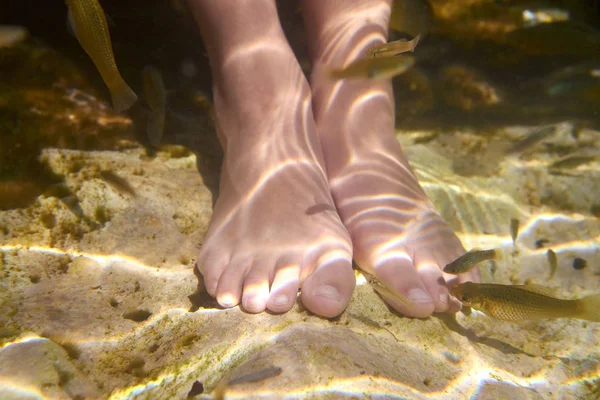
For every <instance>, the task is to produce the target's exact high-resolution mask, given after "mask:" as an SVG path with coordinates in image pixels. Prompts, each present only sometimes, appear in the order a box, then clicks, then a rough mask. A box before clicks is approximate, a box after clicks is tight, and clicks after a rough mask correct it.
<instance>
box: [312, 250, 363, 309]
mask: <svg viewBox="0 0 600 400" xmlns="http://www.w3.org/2000/svg"><path fill="white" fill-rule="evenodd" d="M355 285H356V278H355V277H354V271H353V270H352V263H351V262H350V260H349V259H337V260H335V261H333V262H331V263H328V264H324V265H321V266H320V267H318V268H317V269H316V271H315V272H314V273H313V274H312V275H310V276H309V277H308V278H306V280H305V281H304V283H303V284H302V293H301V299H302V303H303V304H304V305H305V306H306V308H308V309H309V310H310V311H312V312H313V313H315V314H317V315H320V316H322V317H326V318H332V317H336V316H338V315H340V314H341V313H342V312H343V311H344V310H345V309H346V307H348V303H350V298H351V297H352V291H353V290H354V286H355Z"/></svg>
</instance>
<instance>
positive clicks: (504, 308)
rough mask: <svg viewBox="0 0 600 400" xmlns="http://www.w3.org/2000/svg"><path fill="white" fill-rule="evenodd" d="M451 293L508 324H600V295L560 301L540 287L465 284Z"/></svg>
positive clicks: (465, 303) (549, 291) (548, 290)
mask: <svg viewBox="0 0 600 400" xmlns="http://www.w3.org/2000/svg"><path fill="white" fill-rule="evenodd" d="M450 293H451V294H452V295H453V296H454V297H456V298H457V299H459V300H460V301H461V302H462V303H463V304H464V305H466V306H468V307H472V308H474V309H476V310H479V311H481V312H483V313H484V314H486V315H488V316H490V317H493V318H497V319H501V320H505V321H523V320H533V321H535V320H540V319H545V318H579V319H587V320H589V321H596V322H600V295H592V296H587V297H583V298H581V299H577V300H565V299H557V298H555V297H553V296H552V292H551V290H550V289H548V288H545V287H542V286H538V285H498V284H492V283H473V282H465V283H461V284H459V285H457V286H455V287H453V288H452V289H450Z"/></svg>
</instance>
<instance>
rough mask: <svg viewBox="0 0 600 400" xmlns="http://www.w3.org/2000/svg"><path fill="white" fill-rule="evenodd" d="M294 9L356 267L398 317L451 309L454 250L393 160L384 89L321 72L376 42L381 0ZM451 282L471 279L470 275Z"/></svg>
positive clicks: (388, 89) (382, 84)
mask: <svg viewBox="0 0 600 400" xmlns="http://www.w3.org/2000/svg"><path fill="white" fill-rule="evenodd" d="M304 8H305V9H304V13H305V20H306V26H307V29H308V30H309V32H308V34H309V46H312V47H311V48H310V50H311V56H312V57H313V65H314V67H313V75H312V77H311V87H312V90H313V104H314V112H315V118H316V122H317V129H318V132H319V136H320V140H321V145H322V147H323V152H324V154H325V161H326V165H327V173H328V176H329V182H330V187H331V192H332V194H333V198H334V202H335V204H336V206H337V208H338V211H339V213H340V216H341V218H342V221H343V222H344V225H345V226H346V228H347V229H348V231H349V232H350V236H351V237H352V243H353V248H354V259H355V261H356V263H357V264H358V266H359V267H360V268H361V269H364V270H365V271H367V272H369V273H371V274H373V275H375V276H376V277H377V278H378V279H379V280H380V281H381V282H382V283H383V284H385V285H386V286H388V287H390V288H392V289H395V290H397V291H399V292H401V293H403V294H404V295H405V296H406V297H407V298H408V299H409V300H410V301H411V302H412V303H413V304H412V306H410V307H407V306H404V305H402V304H399V303H396V302H394V301H392V300H389V301H388V302H389V303H390V305H392V306H393V307H394V308H395V309H397V310H398V311H400V312H402V313H403V314H405V315H409V316H415V317H426V316H428V315H430V314H431V313H432V312H434V311H435V312H443V311H451V312H452V311H456V310H458V309H459V308H460V304H459V303H458V301H457V300H456V299H454V298H452V297H449V291H448V288H447V284H446V281H445V279H444V275H443V273H442V271H441V268H443V267H444V266H445V265H446V264H447V263H448V262H450V261H452V260H454V259H455V258H457V257H458V256H460V255H462V254H463V253H464V249H463V247H462V245H461V243H460V241H459V239H458V238H457V237H456V235H455V234H454V233H453V231H452V230H451V229H450V227H449V226H448V225H447V224H446V223H445V222H444V221H443V219H442V218H441V217H440V216H439V215H438V214H437V213H436V211H435V209H434V206H433V204H432V203H431V202H430V201H429V199H428V198H427V196H426V195H425V192H424V191H423V189H422V188H421V186H420V185H419V183H418V182H417V179H416V177H415V175H414V174H413V172H412V170H411V169H410V166H409V164H408V162H407V160H406V158H405V157H404V155H403V154H402V150H401V148H400V145H399V143H398V140H397V139H396V137H395V132H394V102H393V94H392V85H391V82H390V81H378V82H372V81H363V80H358V81H357V80H343V81H337V82H332V81H329V80H328V78H327V76H326V73H325V71H326V68H325V66H327V68H332V67H333V68H341V67H344V66H346V65H348V64H349V63H350V62H352V61H354V60H356V59H358V58H361V57H364V54H365V51H366V50H367V49H368V48H370V47H373V46H376V45H378V44H381V43H383V42H385V38H386V36H387V26H388V20H389V14H390V1H386V0H363V1H351V0H346V1H336V2H328V1H327V2H324V1H322V0H305V2H304ZM446 278H448V279H450V276H447V277H446ZM452 279H454V280H460V281H464V280H477V279H478V271H474V272H472V273H470V275H463V276H460V277H459V278H458V279H456V278H452Z"/></svg>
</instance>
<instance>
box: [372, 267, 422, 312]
mask: <svg viewBox="0 0 600 400" xmlns="http://www.w3.org/2000/svg"><path fill="white" fill-rule="evenodd" d="M361 273H362V274H363V275H364V277H365V279H366V280H367V282H369V284H370V285H371V286H372V287H373V289H375V291H376V292H377V293H379V294H380V295H381V297H383V298H384V299H390V300H394V301H396V302H398V303H399V304H402V305H403V306H405V307H410V306H412V302H411V301H410V300H408V299H407V298H406V296H404V295H403V294H402V293H399V292H396V291H392V290H391V289H388V288H387V287H386V286H385V285H384V284H383V283H381V282H379V280H378V279H377V278H375V277H374V276H373V275H371V274H368V273H366V272H365V271H362V270H361Z"/></svg>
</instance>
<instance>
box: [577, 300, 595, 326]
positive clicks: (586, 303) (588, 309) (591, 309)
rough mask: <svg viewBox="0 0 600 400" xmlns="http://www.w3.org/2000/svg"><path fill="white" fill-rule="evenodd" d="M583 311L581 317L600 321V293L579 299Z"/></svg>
mask: <svg viewBox="0 0 600 400" xmlns="http://www.w3.org/2000/svg"><path fill="white" fill-rule="evenodd" d="M579 302H580V304H581V307H582V311H581V314H580V315H579V318H583V319H587V320H588V321H594V322H600V294H595V295H591V296H586V297H584V298H582V299H580V300H579Z"/></svg>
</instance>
